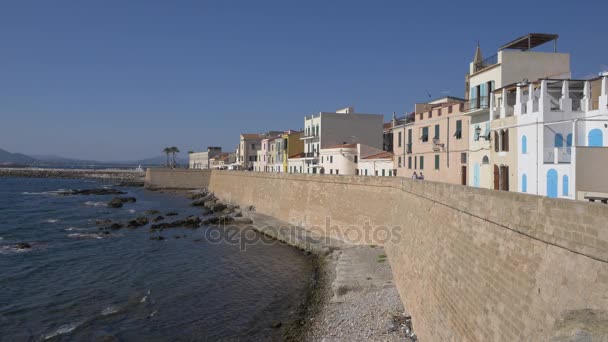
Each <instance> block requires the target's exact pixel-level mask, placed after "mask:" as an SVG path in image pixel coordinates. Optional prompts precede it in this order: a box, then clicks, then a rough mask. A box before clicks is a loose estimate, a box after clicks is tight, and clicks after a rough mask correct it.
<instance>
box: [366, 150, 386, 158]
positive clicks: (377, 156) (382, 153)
mask: <svg viewBox="0 0 608 342" xmlns="http://www.w3.org/2000/svg"><path fill="white" fill-rule="evenodd" d="M389 158H391V159H392V158H393V153H392V152H386V151H385V152H381V153H377V154H374V155H371V156H367V157H365V158H361V159H389Z"/></svg>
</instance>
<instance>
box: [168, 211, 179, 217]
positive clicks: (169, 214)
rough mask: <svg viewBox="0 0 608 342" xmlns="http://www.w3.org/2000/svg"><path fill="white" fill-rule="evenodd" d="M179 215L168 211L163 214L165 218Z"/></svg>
mask: <svg viewBox="0 0 608 342" xmlns="http://www.w3.org/2000/svg"><path fill="white" fill-rule="evenodd" d="M177 215H179V214H178V213H176V212H174V211H170V212H168V213H166V214H165V216H177Z"/></svg>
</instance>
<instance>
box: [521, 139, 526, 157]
mask: <svg viewBox="0 0 608 342" xmlns="http://www.w3.org/2000/svg"><path fill="white" fill-rule="evenodd" d="M521 153H522V154H526V153H528V138H527V137H526V136H525V135H522V137H521Z"/></svg>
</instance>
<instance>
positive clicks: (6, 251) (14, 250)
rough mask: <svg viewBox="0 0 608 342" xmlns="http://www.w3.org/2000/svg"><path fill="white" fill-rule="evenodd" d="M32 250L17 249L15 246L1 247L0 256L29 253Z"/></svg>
mask: <svg viewBox="0 0 608 342" xmlns="http://www.w3.org/2000/svg"><path fill="white" fill-rule="evenodd" d="M31 250H32V249H31V248H15V246H10V245H8V246H0V254H12V253H27V252H29V251H31Z"/></svg>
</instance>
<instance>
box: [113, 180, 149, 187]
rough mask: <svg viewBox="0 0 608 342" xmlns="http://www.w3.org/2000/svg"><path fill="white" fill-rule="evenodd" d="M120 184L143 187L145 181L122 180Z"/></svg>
mask: <svg viewBox="0 0 608 342" xmlns="http://www.w3.org/2000/svg"><path fill="white" fill-rule="evenodd" d="M118 186H131V187H142V186H144V182H143V181H122V182H120V183H118Z"/></svg>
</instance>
